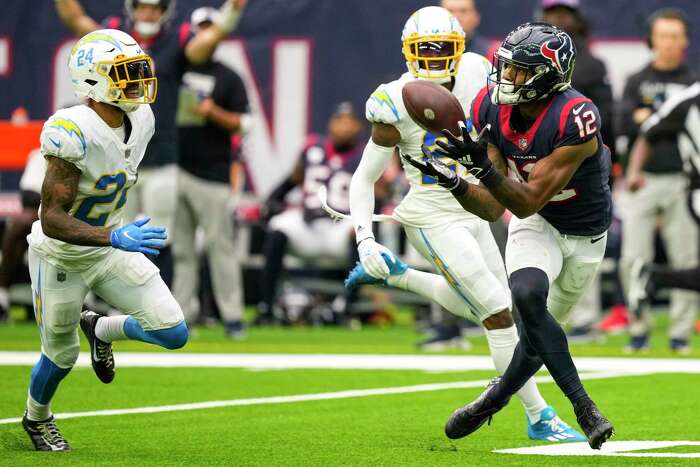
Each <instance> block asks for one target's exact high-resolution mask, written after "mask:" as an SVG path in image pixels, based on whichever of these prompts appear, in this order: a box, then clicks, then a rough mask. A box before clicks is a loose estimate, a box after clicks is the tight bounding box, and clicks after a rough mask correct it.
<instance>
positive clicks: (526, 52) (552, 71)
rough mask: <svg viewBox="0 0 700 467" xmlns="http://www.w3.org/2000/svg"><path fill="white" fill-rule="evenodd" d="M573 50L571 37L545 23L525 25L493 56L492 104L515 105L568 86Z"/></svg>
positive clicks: (513, 32) (542, 96)
mask: <svg viewBox="0 0 700 467" xmlns="http://www.w3.org/2000/svg"><path fill="white" fill-rule="evenodd" d="M575 61H576V49H575V47H574V43H573V41H572V40H571V37H570V36H569V35H568V34H567V33H565V32H564V31H562V30H561V29H558V28H556V27H554V26H552V25H551V24H548V23H525V24H522V25H520V26H518V27H517V28H515V29H514V30H513V31H511V32H510V33H509V34H508V36H507V37H506V38H505V40H504V41H503V43H502V44H501V46H500V47H499V48H498V50H497V51H496V52H495V53H494V57H493V62H494V71H493V73H492V75H491V77H490V79H489V81H491V83H493V84H494V85H495V86H494V87H493V89H492V93H491V100H492V101H493V103H494V104H506V105H517V104H522V103H524V102H530V101H534V100H537V99H543V98H545V97H548V96H550V95H551V94H554V93H558V92H562V91H565V90H566V89H568V88H569V87H571V74H572V73H573V71H574V62H575Z"/></svg>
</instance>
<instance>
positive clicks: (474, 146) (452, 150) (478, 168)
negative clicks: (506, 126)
mask: <svg viewBox="0 0 700 467" xmlns="http://www.w3.org/2000/svg"><path fill="white" fill-rule="evenodd" d="M459 126H460V128H461V130H462V135H461V138H460V137H458V136H455V135H453V134H452V133H451V132H450V131H449V130H442V134H443V135H444V136H445V137H446V138H447V141H448V142H447V143H445V142H444V141H440V140H438V141H436V144H437V145H438V146H440V149H436V150H435V151H434V154H435V155H438V156H440V157H449V158H450V159H454V160H455V161H457V162H459V163H460V164H462V165H463V166H464V167H466V168H467V170H469V173H470V174H472V175H474V176H475V177H476V178H478V179H479V180H481V179H483V178H485V177H488V176H489V175H490V174H491V173H492V171H495V170H496V169H495V168H494V167H493V164H492V163H491V160H490V159H489V155H488V152H487V150H486V147H487V144H486V143H485V142H482V141H481V137H482V135H483V134H484V132H486V131H488V130H489V129H490V128H491V125H486V126H485V127H484V129H483V130H481V133H479V137H478V138H477V140H476V141H474V140H473V139H472V138H471V136H470V135H469V131H468V130H467V128H466V126H465V125H464V122H459Z"/></svg>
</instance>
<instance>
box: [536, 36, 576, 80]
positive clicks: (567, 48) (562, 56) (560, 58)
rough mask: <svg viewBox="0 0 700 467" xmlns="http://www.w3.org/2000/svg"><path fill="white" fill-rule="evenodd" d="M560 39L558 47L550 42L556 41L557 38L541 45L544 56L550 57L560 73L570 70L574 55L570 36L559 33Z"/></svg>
mask: <svg viewBox="0 0 700 467" xmlns="http://www.w3.org/2000/svg"><path fill="white" fill-rule="evenodd" d="M557 38H558V39H559V41H558V42H559V46H558V47H556V48H554V49H553V48H551V47H550V45H549V44H551V43H552V42H556V40H551V41H547V42H545V43H544V44H542V45H541V46H540V53H541V54H542V56H543V57H545V58H548V59H549V61H550V62H552V65H553V66H554V68H556V69H557V71H559V72H560V73H564V72H566V71H567V70H568V68H569V64H570V61H571V57H572V56H573V51H572V50H571V44H570V40H569V37H568V36H564V35H557Z"/></svg>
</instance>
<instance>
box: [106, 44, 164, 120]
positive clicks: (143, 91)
mask: <svg viewBox="0 0 700 467" xmlns="http://www.w3.org/2000/svg"><path fill="white" fill-rule="evenodd" d="M97 73H98V74H100V75H103V76H105V78H106V79H107V99H108V100H109V102H108V103H109V104H113V105H116V106H117V107H119V108H120V109H122V110H124V111H132V110H135V109H136V106H137V105H140V104H152V103H153V102H155V100H156V93H157V91H158V80H157V79H156V78H155V76H154V74H153V61H152V60H151V57H149V56H148V55H145V54H142V55H136V56H132V57H128V58H127V57H123V56H117V57H115V59H114V61H113V62H99V63H98V64H97Z"/></svg>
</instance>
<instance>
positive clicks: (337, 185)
mask: <svg viewBox="0 0 700 467" xmlns="http://www.w3.org/2000/svg"><path fill="white" fill-rule="evenodd" d="M363 149H364V146H363V145H361V144H358V145H356V146H355V147H354V148H352V149H350V150H348V151H346V152H338V151H336V150H335V148H334V147H333V144H332V143H331V141H330V140H328V139H326V138H319V137H316V136H312V137H310V138H309V140H308V141H307V145H306V147H305V148H304V150H303V152H302V156H301V157H302V163H303V164H304V185H303V186H302V192H303V196H304V220H305V221H307V222H310V221H312V220H315V219H318V218H321V217H326V218H327V217H328V214H326V213H325V212H324V211H323V210H322V209H321V203H320V201H319V200H318V195H317V193H318V189H319V188H320V187H321V186H325V187H326V191H327V193H328V205H329V206H330V207H332V208H333V209H335V210H336V211H340V212H349V211H350V198H349V192H350V180H351V179H352V174H353V173H354V172H355V169H357V166H358V165H359V164H360V159H361V158H362V151H363Z"/></svg>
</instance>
